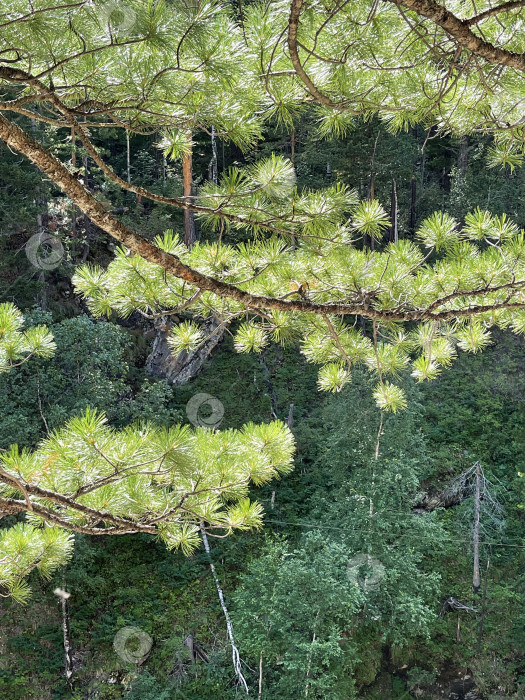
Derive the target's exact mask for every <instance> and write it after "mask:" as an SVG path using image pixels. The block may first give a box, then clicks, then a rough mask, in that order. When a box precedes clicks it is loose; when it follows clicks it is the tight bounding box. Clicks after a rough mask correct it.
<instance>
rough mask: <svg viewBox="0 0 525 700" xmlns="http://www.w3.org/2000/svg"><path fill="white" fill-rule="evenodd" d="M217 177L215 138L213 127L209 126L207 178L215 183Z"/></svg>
mask: <svg viewBox="0 0 525 700" xmlns="http://www.w3.org/2000/svg"><path fill="white" fill-rule="evenodd" d="M218 179H219V176H218V171H217V138H216V136H215V127H214V126H212V127H211V160H210V165H209V167H208V180H211V182H213V183H215V184H217V181H218Z"/></svg>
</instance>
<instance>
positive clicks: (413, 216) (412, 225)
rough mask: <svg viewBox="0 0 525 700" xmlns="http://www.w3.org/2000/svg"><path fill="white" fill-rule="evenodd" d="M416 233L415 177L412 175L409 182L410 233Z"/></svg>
mask: <svg viewBox="0 0 525 700" xmlns="http://www.w3.org/2000/svg"><path fill="white" fill-rule="evenodd" d="M415 232H416V177H415V175H412V180H411V181H410V233H411V234H412V235H414V234H415Z"/></svg>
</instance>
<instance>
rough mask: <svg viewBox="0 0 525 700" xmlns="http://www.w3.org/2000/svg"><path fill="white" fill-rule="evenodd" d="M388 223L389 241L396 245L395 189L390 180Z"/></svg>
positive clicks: (393, 181) (394, 183) (393, 182)
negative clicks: (390, 193) (390, 192)
mask: <svg viewBox="0 0 525 700" xmlns="http://www.w3.org/2000/svg"><path fill="white" fill-rule="evenodd" d="M390 222H391V224H390V240H391V241H393V242H394V243H397V241H398V233H397V187H396V181H395V179H394V180H392V195H391V198H390Z"/></svg>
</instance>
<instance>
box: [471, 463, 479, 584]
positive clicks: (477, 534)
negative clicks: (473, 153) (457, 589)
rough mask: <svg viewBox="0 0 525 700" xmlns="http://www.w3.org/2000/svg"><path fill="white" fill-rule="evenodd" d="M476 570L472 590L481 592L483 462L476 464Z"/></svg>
mask: <svg viewBox="0 0 525 700" xmlns="http://www.w3.org/2000/svg"><path fill="white" fill-rule="evenodd" d="M474 508H475V510H474V572H473V576H472V590H473V591H474V593H475V594H478V593H479V589H480V586H481V576H480V572H479V526H480V511H481V464H480V463H479V462H477V464H476V494H475V502H474Z"/></svg>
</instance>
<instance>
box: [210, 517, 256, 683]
mask: <svg viewBox="0 0 525 700" xmlns="http://www.w3.org/2000/svg"><path fill="white" fill-rule="evenodd" d="M201 535H202V541H203V543H204V549H205V550H206V554H207V555H208V562H209V564H210V569H211V573H212V576H213V580H214V581H215V587H216V588H217V594H218V596H219V602H220V604H221V608H222V612H223V614H224V619H225V620H226V631H227V633H228V639H229V640H230V645H231V648H232V659H233V668H234V670H235V675H236V676H237V678H238V679H239V684H240V685H242V686H243V688H244V690H245V692H246V695H248V694H249V692H250V691H249V690H248V685H247V683H246V679H245V678H244V676H243V674H242V670H241V657H240V655H239V650H238V649H237V646H236V644H235V638H234V636H233V625H232V622H231V619H230V614H229V612H228V608H227V607H226V602H225V600H224V594H223V592H222V588H221V584H220V581H219V577H218V576H217V571H216V570H215V565H214V563H213V561H212V558H211V551H210V545H209V543H208V537H207V535H206V530H205V529H204V526H203V525H201Z"/></svg>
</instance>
